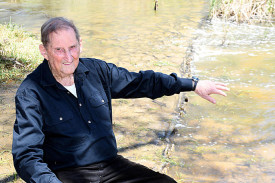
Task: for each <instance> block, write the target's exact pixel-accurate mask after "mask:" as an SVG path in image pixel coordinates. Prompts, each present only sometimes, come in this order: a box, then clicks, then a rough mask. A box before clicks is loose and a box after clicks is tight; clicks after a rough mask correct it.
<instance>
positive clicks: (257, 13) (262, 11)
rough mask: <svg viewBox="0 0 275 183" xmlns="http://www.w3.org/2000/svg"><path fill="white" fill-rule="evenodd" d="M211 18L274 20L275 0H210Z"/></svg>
mask: <svg viewBox="0 0 275 183" xmlns="http://www.w3.org/2000/svg"><path fill="white" fill-rule="evenodd" d="M210 6H211V10H210V18H211V19H216V18H219V19H223V20H229V21H235V22H238V23H242V22H245V23H266V22H269V23H270V22H274V19H275V0H210Z"/></svg>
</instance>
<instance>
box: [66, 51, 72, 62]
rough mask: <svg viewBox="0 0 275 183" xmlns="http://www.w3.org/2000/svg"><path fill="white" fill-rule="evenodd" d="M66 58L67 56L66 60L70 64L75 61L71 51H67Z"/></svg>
mask: <svg viewBox="0 0 275 183" xmlns="http://www.w3.org/2000/svg"><path fill="white" fill-rule="evenodd" d="M64 56H65V60H66V61H68V62H71V61H72V60H73V56H72V54H71V52H70V50H66V51H65V55H64Z"/></svg>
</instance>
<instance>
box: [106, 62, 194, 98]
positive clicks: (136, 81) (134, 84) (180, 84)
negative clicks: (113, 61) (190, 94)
mask: <svg viewBox="0 0 275 183" xmlns="http://www.w3.org/2000/svg"><path fill="white" fill-rule="evenodd" d="M109 68H110V86H111V91H112V97H113V98H140V97H148V98H151V99H155V98H159V97H162V96H164V95H166V96H170V95H173V94H178V93H180V92H183V91H191V90H192V80H191V79H187V78H180V77H177V74H175V73H172V74H170V75H166V74H163V73H160V72H154V71H151V70H148V71H140V72H139V73H135V72H129V71H127V70H126V69H124V68H120V67H116V66H115V65H109Z"/></svg>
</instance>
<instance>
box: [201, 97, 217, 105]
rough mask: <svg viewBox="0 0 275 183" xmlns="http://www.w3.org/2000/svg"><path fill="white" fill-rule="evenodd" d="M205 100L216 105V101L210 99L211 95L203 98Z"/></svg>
mask: <svg viewBox="0 0 275 183" xmlns="http://www.w3.org/2000/svg"><path fill="white" fill-rule="evenodd" d="M203 98H204V99H206V100H208V101H209V102H211V103H213V104H216V100H215V99H214V98H212V97H210V96H209V95H205V96H203Z"/></svg>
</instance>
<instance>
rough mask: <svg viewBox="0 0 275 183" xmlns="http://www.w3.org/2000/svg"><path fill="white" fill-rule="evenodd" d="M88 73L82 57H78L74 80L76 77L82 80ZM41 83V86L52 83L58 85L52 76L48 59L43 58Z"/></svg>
mask: <svg viewBox="0 0 275 183" xmlns="http://www.w3.org/2000/svg"><path fill="white" fill-rule="evenodd" d="M88 73H89V70H88V68H87V67H86V66H85V65H84V64H83V63H82V59H79V64H78V66H77V68H76V70H75V73H74V77H75V81H77V80H78V79H81V80H84V79H85V78H86V77H85V76H86V75H87V74H88ZM40 82H41V84H42V85H43V86H53V85H59V83H58V82H57V81H56V79H55V78H54V76H53V74H52V72H51V70H50V67H49V64H48V61H47V60H46V59H44V61H43V63H42V64H41V81H40Z"/></svg>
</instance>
